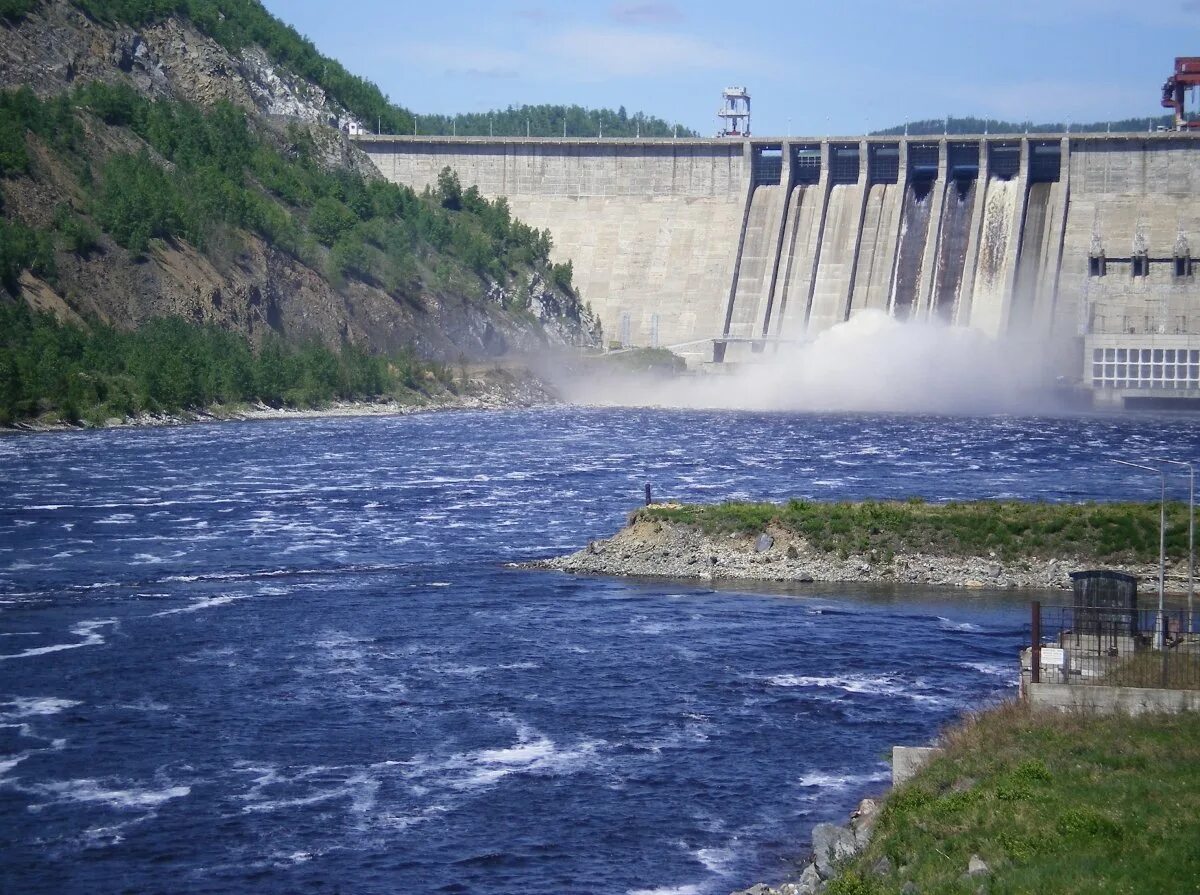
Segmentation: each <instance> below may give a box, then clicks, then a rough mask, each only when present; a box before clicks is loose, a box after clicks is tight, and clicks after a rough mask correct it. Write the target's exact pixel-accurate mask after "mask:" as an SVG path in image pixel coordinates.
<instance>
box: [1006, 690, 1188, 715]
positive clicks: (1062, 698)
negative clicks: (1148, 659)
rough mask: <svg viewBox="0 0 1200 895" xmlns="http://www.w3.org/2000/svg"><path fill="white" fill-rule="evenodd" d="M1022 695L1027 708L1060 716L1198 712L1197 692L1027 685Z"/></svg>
mask: <svg viewBox="0 0 1200 895" xmlns="http://www.w3.org/2000/svg"><path fill="white" fill-rule="evenodd" d="M1026 692H1027V698H1028V700H1029V704H1030V705H1031V706H1032V707H1033V708H1035V709H1047V710H1056V711H1060V712H1074V711H1083V712H1091V713H1094V714H1098V715H1115V714H1126V715H1140V714H1143V713H1145V712H1169V713H1176V712H1197V711H1200V690H1150V689H1142V688H1138V687H1098V686H1090V685H1089V686H1080V685H1076V684H1028V685H1027V687H1026Z"/></svg>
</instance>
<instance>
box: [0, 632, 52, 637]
mask: <svg viewBox="0 0 1200 895" xmlns="http://www.w3.org/2000/svg"><path fill="white" fill-rule="evenodd" d="M41 633H42V632H41V631H9V632H8V633H5V634H0V637H37V636H39V635H40V634H41Z"/></svg>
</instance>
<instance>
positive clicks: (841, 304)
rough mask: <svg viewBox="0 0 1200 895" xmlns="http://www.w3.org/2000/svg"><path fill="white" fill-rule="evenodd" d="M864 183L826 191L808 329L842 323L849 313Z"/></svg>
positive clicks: (845, 185)
mask: <svg viewBox="0 0 1200 895" xmlns="http://www.w3.org/2000/svg"><path fill="white" fill-rule="evenodd" d="M862 204H863V187H862V186H860V185H858V184H838V185H835V186H833V187H832V188H831V189H830V191H829V202H828V204H827V206H826V210H825V228H824V232H823V234H822V239H821V250H820V251H821V254H820V256H819V257H818V259H817V275H816V282H815V283H814V284H813V295H812V306H811V308H810V310H809V314H808V327H807V329H808V331H809V332H820V331H821V330H823V329H828V328H829V327H831V326H833V325H834V324H835V323H841V322H842V321H844V320H845V319H846V317H847V316H848V314H849V308H848V301H849V298H850V296H849V282H850V271H851V270H852V269H853V266H854V252H855V249H856V247H857V246H858V233H859V221H860V217H861V213H862Z"/></svg>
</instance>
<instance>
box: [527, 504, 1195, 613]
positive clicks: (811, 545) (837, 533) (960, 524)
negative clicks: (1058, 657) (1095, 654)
mask: <svg viewBox="0 0 1200 895" xmlns="http://www.w3.org/2000/svg"><path fill="white" fill-rule="evenodd" d="M1187 513H1188V509H1187V505H1186V504H1179V503H1172V504H1168V506H1167V543H1166V548H1167V576H1166V584H1167V590H1170V591H1181V592H1182V591H1186V589H1187V561H1188V525H1187ZM1158 523H1159V505H1158V503H1157V502H1154V503H1080V504H1070V503H1043V502H1022V501H966V502H949V503H927V502H925V501H923V500H919V499H910V500H904V501H876V500H868V501H861V502H837V503H833V502H821V501H807V500H790V501H788V502H787V503H780V504H773V503H747V502H726V503H720V504H708V505H701V504H679V503H662V504H651V505H649V506H646V507H644V508H640V509H638V510H636V511H634V512H633V513H631V514H630V516H629V519H628V523H627V525H626V526H625V527H624V528H623V529H621V530H620V531H619V532H617V533H616V534H614V535H613V536H612V537H609V538H606V539H603V540H598V541H593V542H591V543H589V544H588V545H587V547H586V548H584V549H583V550H579V551H578V552H576V553H572V554H570V555H567V556H561V557H554V558H551V559H546V560H539V561H537V562H534V563H531V565H532V566H533V567H537V568H546V569H557V570H561V571H565V572H573V573H581V574H599V575H622V576H637V577H641V576H649V577H664V578H702V579H704V578H712V579H751V580H760V581H761V580H766V581H783V582H798V583H807V582H817V581H822V582H834V581H842V582H891V583H901V584H934V585H947V586H956V587H969V588H1035V589H1059V588H1068V587H1070V577H1069V575H1070V573H1071V572H1072V571H1075V570H1078V569H1081V568H1088V567H1094V566H1105V567H1107V568H1113V569H1119V570H1122V571H1126V572H1128V573H1130V574H1133V575H1136V576H1138V578H1139V579H1142V581H1143V586H1147V587H1149V586H1153V587H1157V581H1158V555H1159V524H1158Z"/></svg>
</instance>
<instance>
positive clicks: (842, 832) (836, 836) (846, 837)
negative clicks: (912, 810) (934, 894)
mask: <svg viewBox="0 0 1200 895" xmlns="http://www.w3.org/2000/svg"><path fill="white" fill-rule="evenodd" d="M880 807H881V806H880V804H879V803H878V802H876V801H875V800H874V799H863V800H862V801H861V802H859V803H858V807H857V808H856V809H854V811H853V812H852V813H851V814H850V822H849V823H848V824H846V825H845V826H839V825H838V824H831V823H820V824H817V825H816V826H815V827H813V831H812V860H811V861H810V862H809V863H808V864H807V865H806V866H805V868H804V870H802V871H801V872H800V876H799V877H798V878H797V879H796V881H795V882H788V883H783V884H781V885H780V886H779V887H778V888H772V887H771V886H768V885H766V884H765V883H759V884H757V885H754V886H751V887H750V888H748V889H741V890H740V891H737V892H733V893H732V895H818V893H820V892H824V891H825V889H826V888H827V887H828V885H829V882H830V880H832V879H833V878H834V877H835V876H836V875H837V868H838V866H839V865H841V864H842V863H843V862H844V861H847V860H849V859H850V858H853V857H854V856H855V855H857V854H859V853H860V852H862V851H863V849H865V848H866V847H867V845H868V844H869V843H870V841H871V834H872V833H874V832H875V822H876V821H877V820H878V819H879V811H880ZM884 860H886V859H884ZM881 869H882V868H881ZM888 869H890V868H888ZM884 872H886V870H884Z"/></svg>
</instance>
